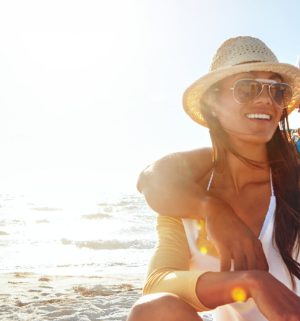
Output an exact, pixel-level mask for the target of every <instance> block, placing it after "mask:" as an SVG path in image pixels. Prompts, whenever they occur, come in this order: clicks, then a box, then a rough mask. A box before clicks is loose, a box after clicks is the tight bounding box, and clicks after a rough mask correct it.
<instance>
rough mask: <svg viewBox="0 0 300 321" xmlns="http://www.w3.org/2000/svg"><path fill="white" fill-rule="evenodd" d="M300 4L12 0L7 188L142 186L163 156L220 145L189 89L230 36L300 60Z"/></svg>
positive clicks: (1, 121) (2, 23)
mask: <svg viewBox="0 0 300 321" xmlns="http://www.w3.org/2000/svg"><path fill="white" fill-rule="evenodd" d="M299 13H300V2H299V1H297V0H295V1H292V0H286V1H284V2H283V1H279V0H274V1H270V0H264V1H258V0H253V1H243V0H239V1H237V0H236V1H233V0H227V1H223V0H209V1H208V0H206V1H202V0H52V1H45V0H36V1H33V0H26V1H23V0H19V1H15V0H10V1H5V0H0V86H1V87H0V111H1V114H0V115H1V117H0V148H1V157H0V191H1V192H2V193H10V192H13V191H17V192H22V193H26V192H29V191H30V192H31V191H39V192H41V193H53V192H59V193H62V194H64V193H72V191H80V192H81V193H82V194H84V193H86V194H87V193H92V192H95V193H101V192H102V191H127V190H128V191H131V190H132V191H134V190H135V182H136V179H137V175H138V173H139V172H140V171H141V170H142V169H143V168H144V167H145V166H146V165H147V164H149V163H151V162H153V161H154V160H155V159H158V158H159V157H162V156H163V155H165V154H168V153H171V152H175V151H180V150H187V149H193V148H199V147H203V146H209V145H210V141H209V135H208V132H207V129H205V128H202V127H201V126H199V125H197V124H196V123H195V122H193V121H192V120H191V119H190V118H189V117H188V116H187V115H186V114H185V113H184V111H183V109H182V103H181V101H182V93H183V91H184V90H185V89H186V87H187V86H189V85H190V84H191V83H192V82H194V81H195V80H196V79H197V78H199V77H200V76H201V75H203V74H205V73H206V72H207V71H208V68H209V64H210V61H211V58H212V56H213V54H214V53H215V51H216V49H217V48H218V46H219V45H220V44H221V43H222V42H223V41H224V40H226V39H227V38H229V37H233V36H237V35H251V36H255V37H258V38H260V39H262V40H263V41H264V42H265V43H266V44H267V45H268V46H269V47H270V48H272V50H273V51H274V52H275V54H276V55H277V57H278V58H279V60H280V61H283V62H287V63H291V64H297V61H298V59H299V57H300V37H299V21H300V14H299ZM299 115H300V114H299ZM299 115H298V114H297V113H296V112H295V113H293V114H292V115H291V124H292V127H294V128H296V127H300V116H299Z"/></svg>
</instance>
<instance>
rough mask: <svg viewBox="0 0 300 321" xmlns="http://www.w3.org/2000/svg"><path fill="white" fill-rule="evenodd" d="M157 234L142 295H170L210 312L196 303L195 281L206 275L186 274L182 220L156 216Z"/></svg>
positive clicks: (184, 236) (197, 273)
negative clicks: (158, 293)
mask: <svg viewBox="0 0 300 321" xmlns="http://www.w3.org/2000/svg"><path fill="white" fill-rule="evenodd" d="M157 234H158V242H157V245H156V248H155V252H154V255H153V257H152V259H151V261H150V264H149V268H148V274H147V279H146V282H145V285H144V289H143V293H144V294H150V293H157V292H168V293H173V294H176V295H178V296H179V297H180V298H182V299H183V300H184V301H185V302H187V303H188V304H190V305H191V306H193V307H194V308H195V309H196V310H197V311H205V310H211V309H210V308H207V307H205V306H204V305H203V304H202V303H201V302H200V301H199V299H198V297H197V294H196V284H197V280H198V278H199V277H200V276H201V275H202V274H203V273H205V272H206V271H189V261H190V251H189V247H188V242H187V239H186V235H185V231H184V227H183V224H182V220H181V219H180V218H176V217H169V216H162V215H158V218H157Z"/></svg>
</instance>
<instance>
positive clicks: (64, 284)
mask: <svg viewBox="0 0 300 321" xmlns="http://www.w3.org/2000/svg"><path fill="white" fill-rule="evenodd" d="M120 281H121V280H116V282H114V281H113V279H107V278H103V277H97V276H47V275H37V274H33V273H26V272H24V273H22V272H16V273H5V274H0V289H1V290H0V291H1V293H0V320H1V321H6V320H7V321H8V320H9V321H19V320H20V321H21V320H22V321H25V320H26V321H47V320H58V321H75V320H76V321H104V320H110V321H124V320H126V316H127V314H128V311H129V309H130V307H131V306H132V305H133V303H134V302H135V301H136V300H137V299H138V297H139V296H140V295H141V287H139V284H140V282H139V281H138V282H137V281H136V280H135V281H133V282H131V281H130V280H129V282H128V283H122V281H121V282H120Z"/></svg>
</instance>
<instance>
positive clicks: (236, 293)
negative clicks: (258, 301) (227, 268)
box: [231, 287, 247, 302]
mask: <svg viewBox="0 0 300 321" xmlns="http://www.w3.org/2000/svg"><path fill="white" fill-rule="evenodd" d="M231 297H232V299H233V300H234V301H235V302H245V301H246V299H247V295H246V291H245V290H244V289H243V288H240V287H236V288H234V289H233V290H232V291H231Z"/></svg>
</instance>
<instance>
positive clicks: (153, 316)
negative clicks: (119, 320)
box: [127, 293, 201, 321]
mask: <svg viewBox="0 0 300 321" xmlns="http://www.w3.org/2000/svg"><path fill="white" fill-rule="evenodd" d="M192 316H193V317H192ZM186 317H192V318H191V319H192V320H194V318H197V319H195V320H201V319H200V318H199V319H198V317H197V313H196V311H195V310H194V309H193V308H192V307H191V306H189V305H188V304H187V303H185V302H184V301H182V300H181V299H180V298H179V297H177V296H176V295H173V294H169V293H156V294H150V295H146V296H144V297H142V298H141V299H139V300H138V301H137V302H136V303H135V305H134V306H133V307H132V309H131V311H130V314H129V316H128V319H127V321H149V320H151V321H176V320H178V321H179V320H185V318H186Z"/></svg>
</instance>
